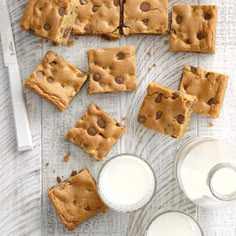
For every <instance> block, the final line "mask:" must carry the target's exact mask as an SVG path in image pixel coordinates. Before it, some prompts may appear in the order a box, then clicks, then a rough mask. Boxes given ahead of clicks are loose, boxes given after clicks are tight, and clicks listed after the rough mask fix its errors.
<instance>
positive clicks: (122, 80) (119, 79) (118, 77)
mask: <svg viewBox="0 0 236 236" xmlns="http://www.w3.org/2000/svg"><path fill="white" fill-rule="evenodd" d="M115 81H116V83H117V84H123V83H124V77H122V76H116V78H115Z"/></svg>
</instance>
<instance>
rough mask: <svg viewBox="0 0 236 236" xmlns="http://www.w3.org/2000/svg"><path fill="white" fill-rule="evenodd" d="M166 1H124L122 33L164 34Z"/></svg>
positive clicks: (165, 31)
mask: <svg viewBox="0 0 236 236" xmlns="http://www.w3.org/2000/svg"><path fill="white" fill-rule="evenodd" d="M167 28H168V0H126V1H125V2H124V17H123V33H124V35H127V36H128V35H130V34H166V33H167Z"/></svg>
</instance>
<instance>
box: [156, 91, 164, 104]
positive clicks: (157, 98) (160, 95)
mask: <svg viewBox="0 0 236 236" xmlns="http://www.w3.org/2000/svg"><path fill="white" fill-rule="evenodd" d="M162 97H163V94H162V93H160V94H158V96H157V97H156V99H155V103H160V102H161V99H162Z"/></svg>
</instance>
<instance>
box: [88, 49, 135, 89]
mask: <svg viewBox="0 0 236 236" xmlns="http://www.w3.org/2000/svg"><path fill="white" fill-rule="evenodd" d="M88 60H89V88H88V93H104V92H115V91H133V90H136V89H137V79H136V62H135V48H134V47H133V46H124V47H119V48H107V49H91V50H89V51H88Z"/></svg>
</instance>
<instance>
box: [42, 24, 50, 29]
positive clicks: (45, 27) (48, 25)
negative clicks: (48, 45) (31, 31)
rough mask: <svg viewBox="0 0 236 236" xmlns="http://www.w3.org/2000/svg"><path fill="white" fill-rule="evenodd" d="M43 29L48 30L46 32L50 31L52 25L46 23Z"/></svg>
mask: <svg viewBox="0 0 236 236" xmlns="http://www.w3.org/2000/svg"><path fill="white" fill-rule="evenodd" d="M43 28H44V29H45V30H46V31H49V30H50V29H51V25H50V24H48V23H46V24H44V26H43Z"/></svg>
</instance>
